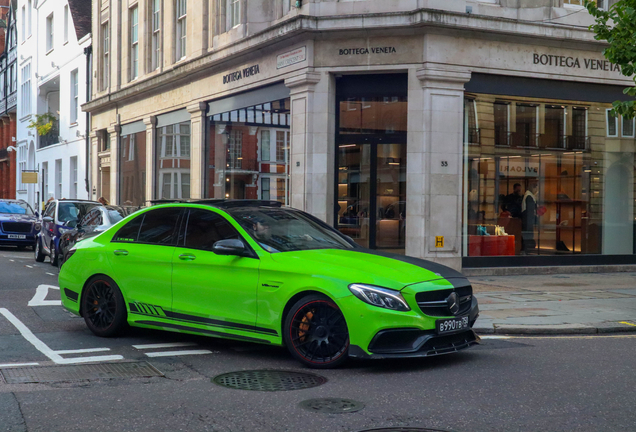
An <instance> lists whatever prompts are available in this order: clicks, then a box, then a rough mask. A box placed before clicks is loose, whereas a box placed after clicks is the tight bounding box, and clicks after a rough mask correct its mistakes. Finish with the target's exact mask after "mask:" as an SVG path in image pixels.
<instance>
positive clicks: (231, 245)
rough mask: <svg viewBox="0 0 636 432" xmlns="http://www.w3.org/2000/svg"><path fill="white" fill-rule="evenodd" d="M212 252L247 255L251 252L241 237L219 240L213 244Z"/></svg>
mask: <svg viewBox="0 0 636 432" xmlns="http://www.w3.org/2000/svg"><path fill="white" fill-rule="evenodd" d="M212 252H214V253H215V254H218V255H238V256H246V255H248V254H249V252H248V251H247V248H246V247H245V244H244V243H243V242H242V241H241V240H239V239H227V240H219V241H218V242H216V243H214V246H212Z"/></svg>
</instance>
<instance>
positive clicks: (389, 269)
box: [59, 200, 479, 368]
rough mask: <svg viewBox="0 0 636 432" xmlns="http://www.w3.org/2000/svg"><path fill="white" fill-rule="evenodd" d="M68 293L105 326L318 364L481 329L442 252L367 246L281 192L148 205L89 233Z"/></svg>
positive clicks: (74, 256) (75, 306) (464, 337)
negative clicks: (200, 338) (259, 197)
mask: <svg viewBox="0 0 636 432" xmlns="http://www.w3.org/2000/svg"><path fill="white" fill-rule="evenodd" d="M59 284H60V290H61V293H62V303H63V305H64V307H65V308H66V309H68V310H69V311H71V312H73V313H75V314H78V315H80V316H82V317H84V320H85V321H86V325H87V326H88V328H89V329H90V330H91V331H92V332H93V333H94V334H96V335H98V336H102V337H108V336H113V335H116V334H118V333H120V332H121V331H122V330H124V329H125V328H126V327H127V325H132V326H137V327H146V328H152V329H162V330H169V331H173V332H180V333H190V334H196V335H205V336H216V337H223V338H229V339H236V340H242V341H249V342H256V343H263V344H272V345H278V346H286V347H287V348H288V349H289V351H290V352H291V354H292V355H293V356H294V357H295V358H296V359H298V360H299V361H300V362H302V363H303V364H305V365H307V366H309V367H313V368H330V367H336V366H338V365H341V364H342V363H343V362H344V361H346V359H347V358H348V357H356V358H397V357H426V356H432V355H438V354H446V353H452V352H456V351H458V350H460V349H463V348H467V347H469V346H471V345H473V344H476V343H478V342H479V337H478V336H477V335H476V334H475V332H474V331H473V330H472V327H473V324H474V323H475V320H476V319H477V315H478V313H479V309H478V306H477V299H475V297H474V296H473V293H472V287H471V286H470V284H469V282H468V280H467V279H466V278H465V277H463V276H462V275H461V274H460V273H458V272H456V271H454V270H452V269H449V268H447V267H444V266H442V265H439V264H436V263H432V262H429V261H424V260H420V259H415V258H410V257H406V256H401V255H394V254H389V253H383V252H379V251H374V250H369V249H364V248H361V247H360V246H358V245H356V244H355V243H354V242H353V241H352V240H351V239H350V238H348V237H346V236H344V235H342V234H340V233H339V232H338V231H336V230H334V229H333V228H332V227H330V226H329V225H327V224H325V223H324V222H322V221H320V220H318V219H317V218H315V217H313V216H311V215H309V214H307V213H304V212H302V211H299V210H294V209H291V208H283V207H281V205H280V203H278V202H275V201H274V202H272V201H251V200H200V201H190V202H174V203H170V204H162V205H158V206H154V207H150V208H147V209H145V210H141V211H138V212H136V213H135V214H133V215H131V216H129V217H127V218H126V219H124V220H122V221H120V222H119V223H117V224H116V225H114V226H113V227H111V228H110V229H108V230H107V231H105V232H103V233H102V234H100V235H99V236H96V237H92V238H89V239H86V240H83V241H81V242H79V243H77V244H76V246H75V247H74V248H73V249H71V251H70V252H69V254H68V255H67V260H66V262H65V263H64V266H63V267H62V269H61V271H60V275H59Z"/></svg>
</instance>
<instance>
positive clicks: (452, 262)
mask: <svg viewBox="0 0 636 432" xmlns="http://www.w3.org/2000/svg"><path fill="white" fill-rule="evenodd" d="M469 80H470V71H468V70H467V69H465V68H461V67H456V66H450V65H440V64H430V63H424V67H423V68H421V69H417V70H414V69H411V70H410V71H409V98H408V110H409V112H408V125H409V126H408V133H407V167H406V169H407V190H406V194H407V218H406V220H407V225H406V230H407V231H406V238H407V240H406V254H407V255H411V256H416V257H421V258H425V259H430V260H432V261H436V262H439V263H441V264H445V265H448V266H450V267H453V268H456V269H460V268H461V228H462V217H461V215H462V172H463V169H462V161H463V160H462V154H463V139H462V137H463V111H464V84H465V83H466V82H468V81H469ZM437 236H443V237H444V246H443V247H438V246H437V245H436V241H435V240H436V237H437Z"/></svg>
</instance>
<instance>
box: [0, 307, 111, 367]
mask: <svg viewBox="0 0 636 432" xmlns="http://www.w3.org/2000/svg"><path fill="white" fill-rule="evenodd" d="M0 314H2V315H4V316H5V318H6V319H8V320H9V321H10V322H11V324H13V325H14V327H15V328H16V329H18V331H19V332H20V334H22V337H23V338H25V339H26V340H27V342H29V343H30V344H31V345H33V346H34V347H35V348H36V349H37V350H38V351H40V352H41V353H42V354H44V355H45V356H47V357H48V358H49V359H51V360H52V361H53V362H55V363H57V364H74V363H89V362H98V361H111V360H123V359H124V357H123V356H120V355H111V356H94V357H75V358H63V357H61V356H60V354H59V353H60V352H61V353H64V351H54V350H52V349H51V348H49V347H48V345H46V344H45V343H44V342H42V341H41V340H40V339H38V337H37V336H36V335H34V334H33V332H32V331H31V330H29V328H28V327H27V326H25V325H24V324H23V323H22V321H20V320H19V319H18V318H17V317H16V316H15V315H13V314H12V313H11V312H9V310H8V309H5V308H0Z"/></svg>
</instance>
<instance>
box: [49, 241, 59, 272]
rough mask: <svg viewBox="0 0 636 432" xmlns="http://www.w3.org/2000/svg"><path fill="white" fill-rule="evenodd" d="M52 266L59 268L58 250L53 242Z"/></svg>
mask: <svg viewBox="0 0 636 432" xmlns="http://www.w3.org/2000/svg"><path fill="white" fill-rule="evenodd" d="M50 257H51V265H52V266H53V267H57V250H56V249H55V243H53V242H51V255H50Z"/></svg>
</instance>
